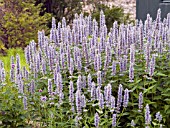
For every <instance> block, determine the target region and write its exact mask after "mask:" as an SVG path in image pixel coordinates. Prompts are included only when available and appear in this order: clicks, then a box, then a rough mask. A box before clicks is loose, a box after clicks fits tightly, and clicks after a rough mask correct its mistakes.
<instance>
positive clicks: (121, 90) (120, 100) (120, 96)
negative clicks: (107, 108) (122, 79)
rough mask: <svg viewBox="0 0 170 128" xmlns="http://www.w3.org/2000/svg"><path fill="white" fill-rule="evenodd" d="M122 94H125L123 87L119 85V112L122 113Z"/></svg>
mask: <svg viewBox="0 0 170 128" xmlns="http://www.w3.org/2000/svg"><path fill="white" fill-rule="evenodd" d="M122 92H123V86H122V85H121V84H119V89H118V98H117V108H116V109H117V111H118V112H119V111H120V107H121V106H122Z"/></svg>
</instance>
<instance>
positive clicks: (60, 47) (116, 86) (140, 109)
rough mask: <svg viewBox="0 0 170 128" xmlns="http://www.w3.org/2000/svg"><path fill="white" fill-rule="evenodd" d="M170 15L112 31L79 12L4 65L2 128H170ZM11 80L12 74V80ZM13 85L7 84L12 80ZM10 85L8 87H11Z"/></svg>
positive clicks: (0, 106)
mask: <svg viewBox="0 0 170 128" xmlns="http://www.w3.org/2000/svg"><path fill="white" fill-rule="evenodd" d="M169 51H170V14H168V15H167V18H166V19H163V21H162V20H161V10H158V13H157V18H156V20H152V18H151V17H150V15H149V14H148V15H147V19H146V21H145V22H144V23H143V22H142V21H136V22H135V25H133V24H127V25H125V24H120V25H118V23H117V22H116V21H115V22H114V23H113V27H112V28H111V29H110V30H107V26H106V25H105V15H104V13H103V12H102V11H101V12H100V23H99V24H98V23H97V21H96V20H95V19H92V18H91V16H90V15H89V16H86V17H83V15H82V14H80V15H77V14H75V18H74V20H73V23H72V25H71V26H69V25H67V24H66V19H65V18H63V19H62V22H58V23H56V22H55V19H54V18H52V28H51V31H50V36H49V37H48V36H46V34H45V31H43V30H42V31H39V32H38V42H37V43H36V42H35V41H31V42H30V44H29V45H28V46H27V47H26V48H25V59H26V63H27V65H29V66H26V65H25V66H21V64H20V62H21V60H20V56H19V54H17V55H16V56H11V64H10V65H8V66H10V67H11V68H10V69H11V70H10V72H9V73H8V72H5V70H4V66H5V65H4V63H3V61H1V62H0V81H1V82H0V125H1V127H12V128H16V127H17V128H18V127H20V128H21V127H25V128H27V127H41V128H43V127H44V128H46V127H49V128H54V127H57V128H70V127H71V128H77V127H79V128H82V127H83V128H94V127H96V128H110V127H135V128H143V127H146V128H149V127H150V128H159V127H165V128H168V127H170V120H169V118H170V88H169V85H170V52H169ZM7 76H10V77H7ZM7 81H8V82H7ZM9 81H10V82H9Z"/></svg>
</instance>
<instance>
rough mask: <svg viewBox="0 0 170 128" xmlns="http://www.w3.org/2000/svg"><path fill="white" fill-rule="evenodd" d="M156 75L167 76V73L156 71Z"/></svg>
mask: <svg viewBox="0 0 170 128" xmlns="http://www.w3.org/2000/svg"><path fill="white" fill-rule="evenodd" d="M156 75H157V76H167V75H165V74H163V73H161V72H158V73H157V74H156Z"/></svg>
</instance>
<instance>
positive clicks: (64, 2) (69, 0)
mask: <svg viewBox="0 0 170 128" xmlns="http://www.w3.org/2000/svg"><path fill="white" fill-rule="evenodd" d="M39 3H43V6H42V8H43V9H45V10H44V11H42V12H41V14H42V15H43V14H44V13H45V12H47V13H51V14H53V16H54V17H55V18H56V21H57V22H58V21H61V20H62V18H63V17H65V18H66V19H67V22H68V23H70V22H71V21H72V19H73V18H74V14H75V13H78V14H79V13H81V11H82V3H83V2H80V0H36V4H39Z"/></svg>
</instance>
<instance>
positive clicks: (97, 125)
mask: <svg viewBox="0 0 170 128" xmlns="http://www.w3.org/2000/svg"><path fill="white" fill-rule="evenodd" d="M99 122H100V117H99V114H98V113H96V114H95V117H94V125H95V127H96V128H99Z"/></svg>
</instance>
